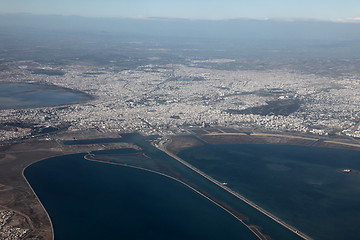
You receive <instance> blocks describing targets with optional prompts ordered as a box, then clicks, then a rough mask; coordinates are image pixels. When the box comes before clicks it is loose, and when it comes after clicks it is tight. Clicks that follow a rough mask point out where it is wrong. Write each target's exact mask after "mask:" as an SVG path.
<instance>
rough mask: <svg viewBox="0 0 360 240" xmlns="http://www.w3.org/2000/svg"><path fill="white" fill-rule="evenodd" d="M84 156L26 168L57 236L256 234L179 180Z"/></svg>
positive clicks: (229, 236)
mask: <svg viewBox="0 0 360 240" xmlns="http://www.w3.org/2000/svg"><path fill="white" fill-rule="evenodd" d="M83 156H84V155H83V154H75V155H68V156H61V157H55V158H51V159H47V160H44V161H40V162H38V163H35V164H33V165H31V166H30V167H28V168H27V169H26V170H25V176H26V178H27V179H28V180H29V183H30V184H31V186H32V187H33V189H34V191H35V192H36V194H37V195H38V197H39V198H40V199H41V201H42V203H43V204H44V206H45V208H46V209H47V211H48V213H49V215H50V217H51V220H52V223H53V225H54V233H55V239H56V240H63V239H66V240H69V239H194V240H195V239H249V240H252V239H257V238H256V237H255V235H253V233H252V232H251V231H250V230H249V229H247V228H246V226H245V225H243V224H242V223H241V222H239V221H237V220H236V219H235V218H234V217H233V216H231V215H230V214H228V213H227V212H225V211H224V210H223V209H221V208H220V207H218V206H216V205H215V204H213V203H212V202H210V201H208V200H207V199H205V198H204V197H202V196H201V195H199V194H197V193H195V192H194V191H193V190H191V189H189V188H188V187H186V186H185V185H183V184H181V183H179V182H177V181H174V180H172V179H170V178H167V177H164V176H161V175H158V174H154V173H150V172H147V171H143V170H139V169H134V168H129V167H123V166H117V165H111V164H107V163H99V162H92V161H87V160H85V159H84V158H83Z"/></svg>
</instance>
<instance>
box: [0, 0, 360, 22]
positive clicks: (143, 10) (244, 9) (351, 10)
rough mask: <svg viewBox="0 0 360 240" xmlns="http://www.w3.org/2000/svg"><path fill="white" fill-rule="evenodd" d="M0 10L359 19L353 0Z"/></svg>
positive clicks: (108, 3)
mask: <svg viewBox="0 0 360 240" xmlns="http://www.w3.org/2000/svg"><path fill="white" fill-rule="evenodd" d="M0 9H1V10H0V13H2V14H9V13H31V14H41V15H65V16H69V15H72V16H82V17H102V18H103V17H106V18H108V17H110V18H183V19H202V20H224V19H263V20H266V19H283V20H289V19H312V20H321V21H341V22H344V21H345V22H359V21H360V2H359V1H356V0H343V1H338V0H327V1H325V0H320V1H311V0H303V1H286V0H276V1H271V2H270V1H266V0H254V1H251V2H250V1H236V0H223V1H218V0H210V1H209V0H196V1H192V0H183V1H176V0H154V1H146V0H134V1H124V0H121V1H115V0H105V1H99V0H90V1H89V0H88V1H85V0H76V1H70V0H64V1H45V0H34V1H31V2H29V1H26V0H18V1H11V0H3V1H1V2H0Z"/></svg>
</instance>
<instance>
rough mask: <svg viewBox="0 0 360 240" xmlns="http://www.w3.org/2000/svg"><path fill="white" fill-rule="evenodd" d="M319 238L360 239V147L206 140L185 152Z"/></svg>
mask: <svg viewBox="0 0 360 240" xmlns="http://www.w3.org/2000/svg"><path fill="white" fill-rule="evenodd" d="M179 155H180V156H181V157H182V158H183V159H184V160H186V161H188V162H190V163H191V164H192V165H194V166H196V167H198V168H199V169H201V170H202V171H204V172H206V173H208V174H209V175H211V176H213V177H214V178H215V179H218V180H219V181H221V182H227V183H228V186H229V187H230V188H232V189H234V190H236V191H237V192H239V193H241V194H243V195H244V196H246V197H247V198H248V199H250V200H251V201H254V202H255V203H257V204H258V205H260V206H262V207H263V208H264V209H266V210H268V211H270V212H272V213H273V214H275V215H276V216H278V217H280V218H282V219H283V220H285V221H286V222H287V223H289V224H291V225H293V226H295V227H297V228H299V229H300V230H302V231H303V232H305V233H306V234H308V235H310V236H312V237H314V238H315V239H359V236H360V224H359V217H360V175H358V174H344V173H340V172H339V171H338V170H339V169H344V168H350V169H353V170H357V171H359V170H360V152H358V151H350V150H340V149H327V148H315V147H305V146H287V145H204V146H198V147H194V148H190V149H187V150H184V151H183V152H181V153H180V154H179Z"/></svg>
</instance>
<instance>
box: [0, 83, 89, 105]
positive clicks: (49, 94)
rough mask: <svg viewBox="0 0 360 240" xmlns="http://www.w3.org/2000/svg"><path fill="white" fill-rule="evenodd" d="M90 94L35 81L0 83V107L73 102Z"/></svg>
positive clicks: (85, 98) (86, 97) (87, 98)
mask: <svg viewBox="0 0 360 240" xmlns="http://www.w3.org/2000/svg"><path fill="white" fill-rule="evenodd" d="M89 99H91V97H90V95H88V94H85V93H82V92H77V91H73V90H71V89H66V88H61V87H57V86H49V85H42V84H35V83H31V84H30V83H9V82H8V83H0V109H12V108H33V107H48V106H57V105H67V104H74V103H78V102H82V101H86V100H89Z"/></svg>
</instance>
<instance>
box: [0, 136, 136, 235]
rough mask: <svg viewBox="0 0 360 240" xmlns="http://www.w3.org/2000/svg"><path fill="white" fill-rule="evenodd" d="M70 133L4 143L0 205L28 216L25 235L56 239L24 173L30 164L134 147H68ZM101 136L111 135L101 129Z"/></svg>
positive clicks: (0, 157) (0, 160) (0, 162)
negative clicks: (28, 228) (47, 138)
mask: <svg viewBox="0 0 360 240" xmlns="http://www.w3.org/2000/svg"><path fill="white" fill-rule="evenodd" d="M68 134H69V136H66V134H62V135H61V136H59V138H57V139H56V140H49V141H46V140H38V139H30V140H27V141H23V142H21V143H16V144H11V145H9V144H3V145H1V146H0V193H1V194H0V206H1V208H3V209H5V210H10V211H14V212H16V213H18V214H20V215H22V216H24V219H26V221H27V222H28V225H29V227H30V232H29V233H28V234H27V235H26V237H25V238H27V239H32V238H33V239H46V240H50V239H53V230H52V224H51V220H50V219H49V216H48V215H47V212H46V210H45V209H44V207H43V206H42V204H41V202H40V201H39V199H38V198H37V196H36V195H35V193H34V192H33V190H32V188H31V186H30V185H29V184H28V182H27V180H26V179H25V177H24V176H23V171H24V169H25V168H26V167H28V166H29V165H31V164H33V163H35V162H38V161H40V160H43V159H47V158H51V157H55V156H61V155H66V154H74V153H82V152H87V151H93V150H105V149H119V148H126V147H132V146H133V145H131V144H128V143H109V144H106V143H102V144H91V145H75V146H71V145H69V146H65V145H63V144H62V143H61V141H59V139H61V140H62V139H63V138H65V139H66V137H67V138H68V139H69V138H72V133H71V132H70V133H68ZM80 135H82V136H83V137H84V139H89V138H90V137H93V136H94V135H95V133H94V132H91V134H89V138H87V137H86V136H87V135H86V132H82V133H81V134H80ZM100 137H102V138H108V137H109V135H107V134H104V133H99V132H98V134H97V138H100ZM54 138H56V136H54ZM24 224H26V223H24Z"/></svg>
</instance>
